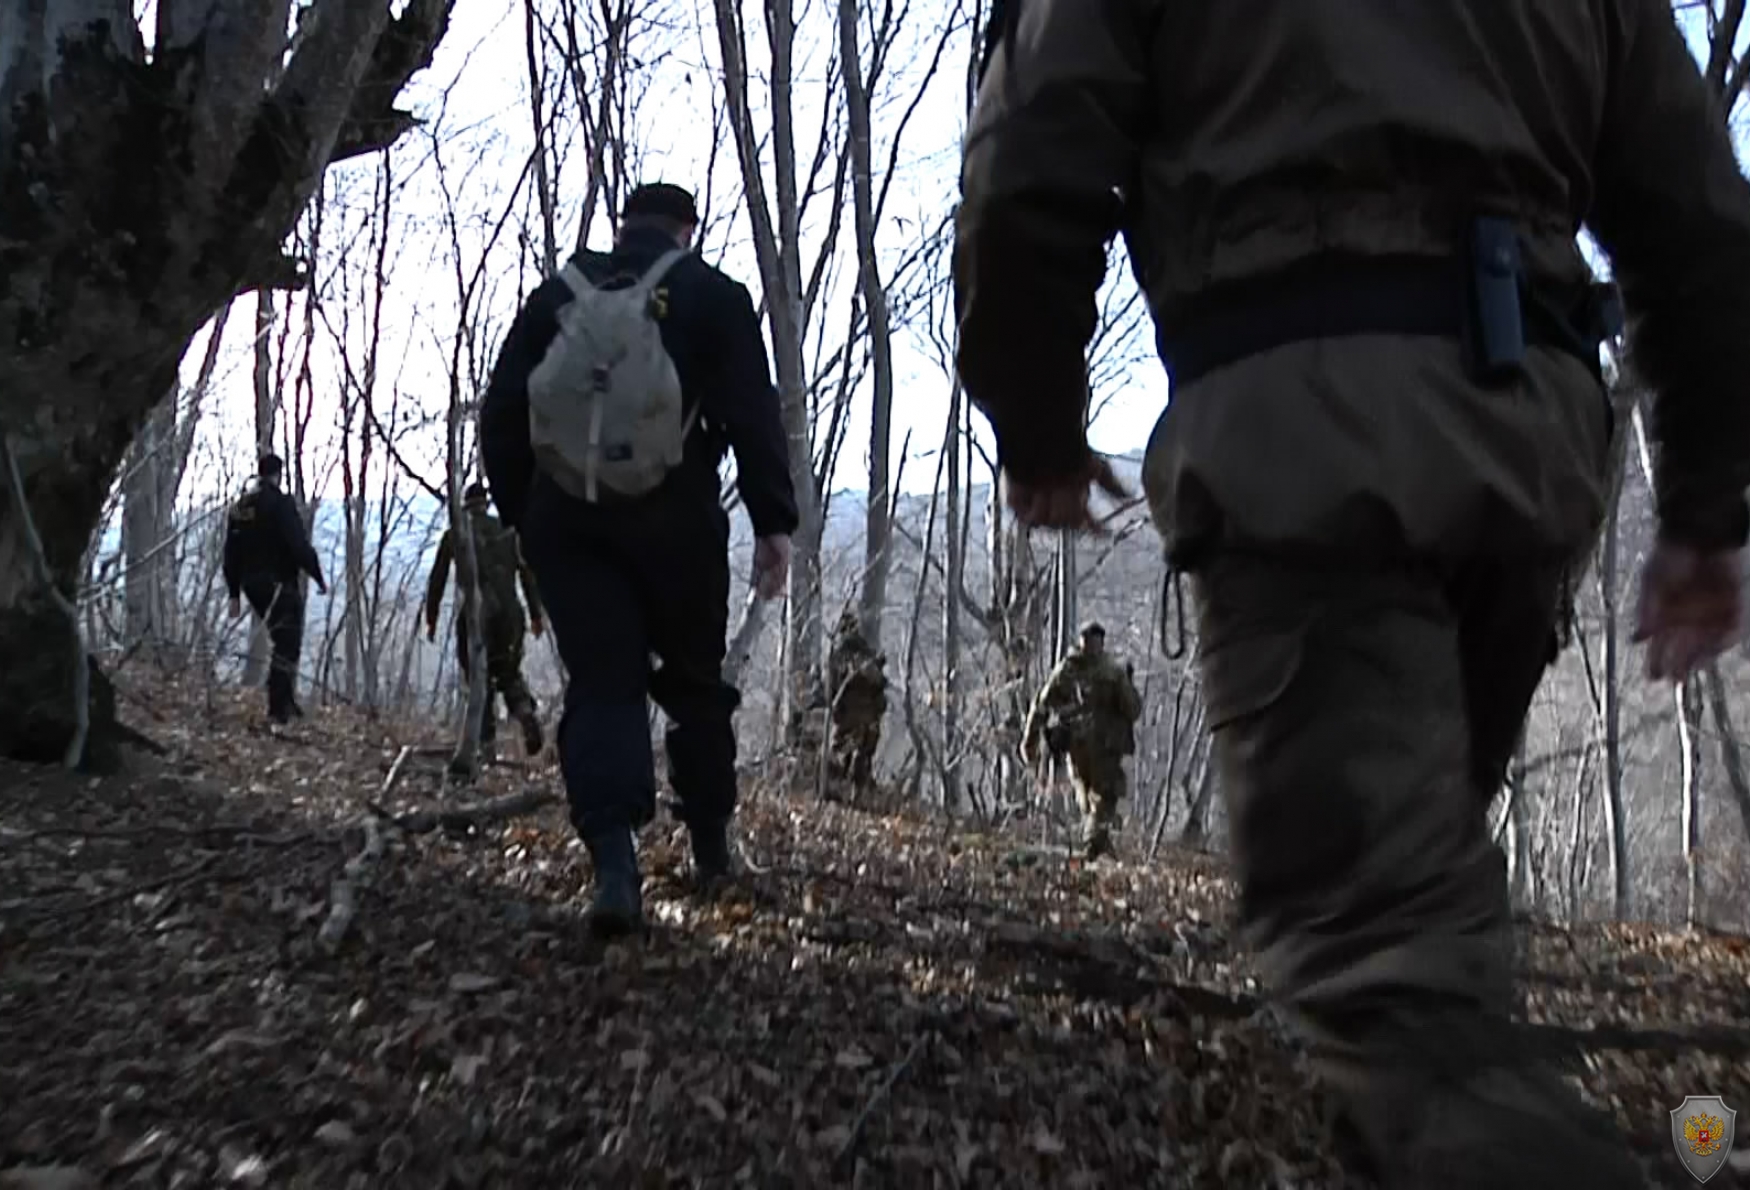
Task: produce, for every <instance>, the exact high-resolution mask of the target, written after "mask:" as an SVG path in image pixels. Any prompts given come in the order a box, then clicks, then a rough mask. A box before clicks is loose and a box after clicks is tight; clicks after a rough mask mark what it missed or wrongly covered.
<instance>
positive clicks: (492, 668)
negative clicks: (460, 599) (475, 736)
mask: <svg viewBox="0 0 1750 1190" xmlns="http://www.w3.org/2000/svg"><path fill="white" fill-rule="evenodd" d="M526 631H527V624H526V623H525V622H524V620H523V618H522V617H521V616H494V617H492V618H490V619H488V620H487V622H486V705H485V708H484V710H483V711H482V712H481V716H482V717H481V722H480V743H481V745H482V746H485V745H488V744H492V743H495V742H496V741H497V739H498V706H497V702H498V699H500V698H502V699H503V700H504V709H505V710H506V711H508V712H509V713H510V715H511V717H512V718H514V719H516V720H518V721H519V722H520V723H522V724H523V727H524V732H525V735H526V736H527V737H528V738H529V739H530V740H531V741H532V740H534V739H536V738H538V730H534V731H532V730H531V729H530V727H529V725H530V724H531V723H534V724H536V725H537V727H538V724H539V718H538V714H537V710H536V706H535V696H534V695H533V694H531V693H530V692H529V686H528V683H527V682H525V681H524V680H523V637H524V634H525V633H526ZM456 660H457V662H458V663H459V664H460V666H461V669H462V679H463V680H464V681H469V680H472V668H473V659H472V654H471V651H470V649H469V648H468V618H467V617H466V616H457V617H456Z"/></svg>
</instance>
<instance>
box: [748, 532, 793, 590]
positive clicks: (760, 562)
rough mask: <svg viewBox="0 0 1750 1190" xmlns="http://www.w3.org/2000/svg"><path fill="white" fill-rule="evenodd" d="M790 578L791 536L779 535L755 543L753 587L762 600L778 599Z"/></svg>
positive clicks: (763, 538)
mask: <svg viewBox="0 0 1750 1190" xmlns="http://www.w3.org/2000/svg"><path fill="white" fill-rule="evenodd" d="M789 577H790V536H789V534H787V533H778V534H774V535H773V536H771V537H762V538H760V539H759V540H758V541H756V542H754V543H753V585H754V588H755V589H756V590H758V591H759V593H760V598H761V599H776V598H777V597H778V596H779V595H782V594H783V593H784V583H785V581H786V580H787V579H788V578H789Z"/></svg>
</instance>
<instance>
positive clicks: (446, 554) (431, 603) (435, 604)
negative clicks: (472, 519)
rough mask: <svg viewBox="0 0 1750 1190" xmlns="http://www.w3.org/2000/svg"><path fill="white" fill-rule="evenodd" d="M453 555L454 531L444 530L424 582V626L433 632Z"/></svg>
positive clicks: (447, 581) (454, 546)
mask: <svg viewBox="0 0 1750 1190" xmlns="http://www.w3.org/2000/svg"><path fill="white" fill-rule="evenodd" d="M455 554H456V534H455V531H454V530H451V529H445V530H444V535H443V536H442V537H440V538H438V547H437V557H435V558H433V559H432V560H431V576H430V577H429V578H427V579H426V580H425V626H426V628H427V629H430V630H433V631H435V630H436V629H437V622H438V616H439V614H441V613H442V611H443V608H444V588H446V587H448V586H449V585H450V563H451V561H452V560H453V559H454V558H455Z"/></svg>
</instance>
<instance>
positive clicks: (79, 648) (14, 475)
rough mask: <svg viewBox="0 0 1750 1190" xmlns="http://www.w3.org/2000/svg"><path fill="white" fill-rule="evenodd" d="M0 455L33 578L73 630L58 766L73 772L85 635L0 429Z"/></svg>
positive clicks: (87, 723)
mask: <svg viewBox="0 0 1750 1190" xmlns="http://www.w3.org/2000/svg"><path fill="white" fill-rule="evenodd" d="M0 455H4V456H5V460H6V486H7V488H8V490H9V491H10V492H11V495H12V502H13V503H14V504H16V505H18V519H19V521H20V522H21V523H22V524H23V525H24V539H25V541H26V542H27V543H28V544H29V545H30V553H31V557H32V559H33V560H34V561H35V562H36V569H37V577H38V578H39V579H41V580H42V584H43V586H44V587H45V588H47V590H48V593H49V598H50V599H52V600H54V603H55V606H56V607H57V608H59V609H60V612H61V614H62V615H63V616H66V617H67V624H68V626H69V627H70V628H71V629H72V631H73V736H72V738H71V739H69V740H68V741H67V752H66V755H65V756H64V757H63V758H62V761H61V763H62V764H63V765H64V766H65V767H67V768H69V769H76V768H78V767H79V765H80V764H81V763H82V762H83V761H84V759H85V737H86V736H87V735H88V734H89V733H90V731H91V663H90V661H89V660H88V659H87V657H86V655H85V635H84V632H83V631H82V630H81V629H80V627H79V609H78V608H76V607H74V606H73V604H72V602H71V601H70V600H69V599H68V598H67V596H66V595H65V594H64V593H63V592H62V590H61V588H60V586H59V585H58V584H57V583H56V582H55V572H54V571H53V569H51V568H50V566H49V555H48V551H47V550H45V549H44V548H43V539H42V534H40V533H38V532H37V528H36V518H35V517H33V516H32V515H31V512H30V501H29V500H28V499H27V498H26V497H25V494H24V475H23V473H22V472H20V471H19V469H18V456H17V455H16V454H14V453H13V451H12V439H11V438H10V437H9V436H8V435H7V433H6V431H5V430H3V429H0Z"/></svg>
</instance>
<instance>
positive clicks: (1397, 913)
mask: <svg viewBox="0 0 1750 1190" xmlns="http://www.w3.org/2000/svg"><path fill="white" fill-rule="evenodd" d="M1195 585H1196V591H1197V596H1198V599H1197V603H1198V618H1199V626H1200V637H1199V650H1200V658H1201V667H1202V675H1203V688H1204V695H1205V698H1206V699H1207V704H1208V714H1209V727H1210V729H1211V731H1212V732H1213V737H1214V748H1215V752H1214V760H1215V763H1216V766H1217V774H1218V775H1219V777H1220V779H1221V787H1222V790H1223V792H1224V795H1225V797H1226V798H1227V807H1228V819H1229V824H1230V836H1231V846H1232V853H1233V860H1234V864H1235V868H1236V875H1237V877H1238V881H1239V885H1240V919H1241V926H1242V929H1243V930H1244V932H1245V934H1246V935H1247V940H1248V941H1249V942H1250V943H1251V944H1252V946H1253V947H1254V948H1255V950H1256V952H1257V954H1258V956H1259V959H1260V965H1261V967H1262V972H1263V974H1264V976H1265V978H1266V982H1267V983H1268V985H1269V986H1270V988H1271V990H1272V992H1273V993H1274V994H1275V996H1276V997H1277V998H1278V1000H1279V1002H1280V1003H1281V1004H1282V1006H1283V1007H1284V1008H1285V1009H1286V1010H1287V1011H1288V1014H1289V1016H1290V1018H1291V1020H1293V1021H1294V1022H1295V1023H1296V1024H1297V1025H1298V1026H1299V1027H1300V1029H1301V1030H1302V1032H1303V1033H1304V1034H1305V1036H1306V1038H1307V1040H1308V1042H1309V1043H1310V1046H1311V1052H1312V1056H1313V1059H1314V1062H1315V1065H1316V1067H1317V1068H1318V1070H1319V1072H1320V1074H1321V1075H1322V1076H1323V1077H1324V1079H1325V1081H1326V1083H1327V1085H1328V1086H1330V1087H1331V1089H1332V1090H1333V1091H1334V1092H1335V1093H1336V1097H1337V1100H1338V1102H1339V1104H1341V1105H1342V1107H1343V1110H1344V1112H1345V1118H1346V1120H1347V1121H1348V1122H1349V1123H1350V1125H1351V1126H1353V1127H1356V1128H1357V1129H1358V1130H1359V1131H1360V1133H1361V1137H1362V1140H1363V1143H1364V1144H1365V1147H1366V1149H1367V1150H1368V1152H1369V1153H1370V1154H1371V1155H1372V1157H1373V1159H1374V1160H1375V1161H1376V1162H1378V1163H1379V1165H1378V1169H1379V1171H1380V1174H1381V1177H1382V1180H1384V1181H1385V1182H1386V1184H1387V1185H1391V1186H1397V1185H1425V1186H1446V1185H1464V1186H1470V1185H1479V1186H1480V1185H1492V1186H1494V1187H1496V1188H1497V1190H1506V1188H1507V1187H1509V1186H1512V1187H1518V1186H1530V1185H1543V1184H1551V1185H1553V1184H1562V1185H1610V1186H1619V1185H1633V1184H1635V1183H1634V1182H1631V1181H1626V1180H1624V1179H1625V1178H1626V1176H1627V1175H1626V1174H1625V1173H1624V1169H1625V1167H1624V1166H1623V1164H1622V1161H1623V1160H1626V1159H1627V1158H1626V1153H1624V1152H1622V1151H1621V1150H1620V1145H1618V1143H1617V1141H1616V1138H1615V1137H1614V1134H1613V1133H1612V1132H1611V1130H1610V1129H1609V1128H1602V1129H1601V1130H1598V1131H1595V1132H1594V1133H1592V1134H1591V1135H1592V1136H1593V1140H1592V1142H1591V1144H1590V1147H1588V1144H1587V1143H1585V1142H1582V1141H1579V1140H1576V1139H1575V1138H1576V1137H1578V1136H1580V1135H1581V1132H1579V1131H1575V1129H1577V1128H1582V1125H1577V1124H1573V1120H1575V1119H1578V1118H1580V1117H1579V1116H1577V1115H1575V1114H1574V1113H1578V1112H1581V1105H1580V1104H1579V1102H1578V1101H1577V1100H1576V1099H1574V1098H1573V1097H1572V1096H1571V1095H1568V1094H1567V1093H1566V1092H1565V1091H1564V1090H1562V1089H1561V1088H1560V1084H1559V1082H1558V1081H1557V1080H1554V1079H1547V1080H1545V1076H1543V1075H1542V1073H1541V1072H1540V1071H1538V1070H1537V1069H1536V1068H1535V1067H1532V1066H1530V1065H1529V1064H1528V1063H1526V1062H1525V1061H1524V1059H1523V1052H1524V1048H1525V1047H1524V1046H1522V1045H1519V1044H1516V1038H1515V1036H1514V1031H1513V1028H1512V1026H1511V1024H1510V1021H1509V1012H1510V1008H1511V1005H1512V1000H1513V984H1514V970H1513V966H1514V964H1513V961H1512V934H1511V920H1510V916H1509V905H1508V894H1507V882H1506V864H1505V857H1504V856H1503V855H1502V853H1501V851H1500V849H1499V848H1498V847H1496V846H1495V845H1494V844H1493V842H1492V841H1491V839H1490V837H1489V833H1488V828H1487V810H1488V806H1489V803H1490V802H1491V801H1492V800H1493V798H1494V796H1495V794H1496V792H1497V790H1498V789H1499V788H1500V785H1501V782H1502V778H1503V775H1504V773H1505V770H1506V766H1507V763H1508V760H1509V758H1510V756H1511V754H1512V752H1513V749H1514V747H1515V744H1516V742H1517V739H1518V736H1519V733H1520V729H1521V727H1522V725H1523V723H1524V719H1525V716H1526V712H1527V709H1528V708H1529V706H1530V702H1531V697H1532V694H1533V692H1534V691H1535V690H1536V688H1537V685H1538V682H1539V680H1540V678H1541V676H1542V674H1543V671H1544V669H1545V667H1546V666H1547V665H1548V663H1549V662H1550V661H1551V660H1552V659H1553V657H1554V655H1555V648H1554V642H1555V627H1556V622H1557V618H1558V615H1559V610H1558V609H1559V605H1560V603H1561V591H1562V575H1561V571H1560V570H1559V568H1555V567H1541V568H1540V567H1538V566H1526V565H1521V566H1518V567H1508V566H1500V567H1491V566H1477V567H1474V568H1472V570H1471V572H1470V573H1466V574H1461V575H1457V576H1452V575H1441V574H1436V573H1431V572H1419V571H1416V570H1412V569H1408V568H1406V569H1401V570H1389V571H1388V570H1384V569H1381V570H1377V571H1368V570H1356V569H1348V568H1344V567H1341V566H1337V565H1316V564H1307V563H1298V562H1291V561H1288V560H1285V559H1279V558H1270V557H1260V556H1257V555H1246V556H1241V555H1226V556H1221V557H1218V558H1216V559H1215V560H1213V561H1212V562H1211V563H1209V564H1208V565H1207V566H1205V567H1203V568H1201V569H1200V570H1199V571H1198V573H1197V574H1196V576H1195ZM1540 1080H1542V1081H1540ZM1454 1088H1458V1089H1457V1090H1454ZM1479 1088H1482V1089H1479ZM1490 1088H1492V1089H1490ZM1597 1125H1598V1121H1596V1120H1588V1122H1587V1123H1586V1124H1585V1125H1584V1126H1583V1127H1584V1128H1594V1127H1595V1126H1597ZM1564 1129H1565V1130H1566V1131H1564ZM1540 1130H1541V1131H1542V1133H1543V1135H1544V1139H1543V1140H1541V1141H1535V1142H1533V1141H1532V1140H1531V1139H1530V1138H1533V1137H1535V1136H1537V1135H1538V1133H1539V1131H1540ZM1412 1137H1420V1138H1421V1139H1419V1140H1417V1141H1416V1142H1415V1143H1413V1144H1412V1143H1409V1141H1410V1139H1411V1138H1412ZM1515 1137H1523V1138H1526V1143H1525V1146H1524V1148H1525V1150H1526V1151H1524V1152H1521V1151H1519V1150H1518V1148H1516V1147H1514V1146H1513V1145H1509V1148H1511V1149H1513V1151H1512V1153H1510V1154H1509V1153H1508V1152H1507V1150H1501V1152H1500V1153H1499V1154H1498V1155H1497V1156H1495V1157H1493V1158H1490V1159H1488V1160H1484V1159H1483V1158H1482V1157H1480V1156H1478V1154H1481V1153H1484V1152H1494V1150H1495V1149H1498V1148H1499V1145H1498V1144H1497V1142H1508V1141H1512V1140H1513V1138H1515ZM1599 1138H1601V1139H1599ZM1558 1142H1559V1143H1558ZM1570 1142H1571V1143H1570ZM1491 1146H1494V1148H1491ZM1533 1149H1535V1150H1537V1151H1536V1152H1533V1151H1532V1150H1533ZM1557 1150H1562V1154H1561V1158H1560V1160H1562V1161H1565V1162H1568V1163H1570V1164H1569V1166H1568V1167H1565V1171H1564V1172H1561V1173H1560V1174H1559V1176H1558V1175H1556V1174H1551V1173H1550V1171H1549V1170H1548V1169H1547V1168H1545V1167H1540V1166H1538V1164H1537V1163H1538V1162H1539V1161H1540V1160H1543V1161H1555V1160H1556V1159H1557V1158H1556V1156H1555V1154H1556V1151H1557ZM1440 1153H1445V1154H1446V1155H1447V1156H1448V1157H1452V1156H1455V1155H1456V1156H1462V1157H1463V1158H1464V1161H1465V1162H1470V1163H1471V1164H1470V1165H1469V1166H1467V1168H1469V1169H1470V1172H1468V1173H1462V1174H1461V1173H1458V1172H1454V1170H1456V1169H1457V1168H1458V1166H1457V1165H1454V1166H1453V1167H1452V1169H1448V1170H1446V1171H1445V1172H1438V1169H1439V1164H1440V1160H1439V1158H1438V1156H1431V1154H1434V1155H1437V1154H1440ZM1415 1154H1419V1156H1412V1155H1415ZM1540 1154H1542V1155H1541V1156H1540ZM1587 1154H1590V1158H1588V1157H1587ZM1473 1158H1474V1159H1475V1160H1474V1161H1473V1160H1472V1159H1473ZM1412 1159H1413V1160H1414V1161H1416V1162H1417V1164H1415V1165H1414V1166H1411V1165H1407V1164H1403V1163H1404V1162H1408V1161H1411V1160H1412ZM1588 1160H1590V1161H1591V1162H1592V1163H1591V1164H1587V1161H1588ZM1393 1162H1397V1163H1398V1164H1396V1165H1393V1164H1392V1163H1393ZM1497 1162H1499V1163H1501V1164H1500V1166H1499V1167H1498V1166H1497V1164H1496V1163H1497ZM1576 1162H1577V1164H1575V1163H1576ZM1448 1164H1451V1163H1450V1162H1449V1163H1448ZM1460 1164H1463V1162H1461V1163H1460ZM1484 1166H1486V1167H1487V1170H1486V1171H1485V1170H1484V1168H1483V1167H1484ZM1539 1169H1543V1172H1542V1173H1539V1172H1538V1171H1539ZM1431 1171H1435V1172H1431ZM1581 1171H1584V1172H1581ZM1540 1176H1555V1177H1556V1180H1555V1181H1551V1182H1540V1181H1538V1180H1537V1178H1538V1177H1540Z"/></svg>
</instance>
